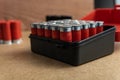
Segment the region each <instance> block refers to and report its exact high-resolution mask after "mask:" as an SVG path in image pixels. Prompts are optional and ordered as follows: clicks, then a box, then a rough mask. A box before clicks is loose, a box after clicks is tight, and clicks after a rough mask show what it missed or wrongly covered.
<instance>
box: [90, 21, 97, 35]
mask: <svg viewBox="0 0 120 80" xmlns="http://www.w3.org/2000/svg"><path fill="white" fill-rule="evenodd" d="M88 23H89V24H90V27H89V36H93V35H95V34H97V28H96V23H95V22H94V21H89V22H88Z"/></svg>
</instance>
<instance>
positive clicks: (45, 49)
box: [30, 26, 115, 66]
mask: <svg viewBox="0 0 120 80" xmlns="http://www.w3.org/2000/svg"><path fill="white" fill-rule="evenodd" d="M114 38H115V27H113V26H104V31H103V32H101V33H98V34H96V35H94V36H92V37H89V38H88V39H85V40H82V41H80V42H75V43H69V42H63V41H59V40H53V39H48V38H43V37H38V36H35V35H30V41H31V50H32V51H33V52H34V53H37V54H40V55H44V56H47V57H51V58H54V59H56V60H59V61H62V62H65V63H68V64H71V65H74V66H77V65H80V64H83V63H87V62H89V61H92V60H95V59H97V58H100V57H103V56H106V55H109V54H112V52H113V51H114Z"/></svg>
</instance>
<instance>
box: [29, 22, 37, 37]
mask: <svg viewBox="0 0 120 80" xmlns="http://www.w3.org/2000/svg"><path fill="white" fill-rule="evenodd" d="M37 25H38V23H32V24H31V34H32V35H37Z"/></svg>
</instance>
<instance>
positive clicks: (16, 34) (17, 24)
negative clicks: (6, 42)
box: [8, 20, 22, 44]
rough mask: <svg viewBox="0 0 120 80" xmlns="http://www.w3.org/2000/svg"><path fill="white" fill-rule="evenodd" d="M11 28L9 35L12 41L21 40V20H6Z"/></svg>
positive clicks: (19, 41) (17, 41) (18, 41)
mask: <svg viewBox="0 0 120 80" xmlns="http://www.w3.org/2000/svg"><path fill="white" fill-rule="evenodd" d="M8 22H9V24H10V28H11V37H12V41H13V43H16V44H19V43H21V41H22V33H21V32H22V31H21V21H19V20H9V21H8Z"/></svg>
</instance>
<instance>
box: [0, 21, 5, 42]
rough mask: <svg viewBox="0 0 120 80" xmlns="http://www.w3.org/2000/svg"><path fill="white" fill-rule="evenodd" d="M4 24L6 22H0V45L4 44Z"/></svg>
mask: <svg viewBox="0 0 120 80" xmlns="http://www.w3.org/2000/svg"><path fill="white" fill-rule="evenodd" d="M3 24H4V21H0V44H3Z"/></svg>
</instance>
